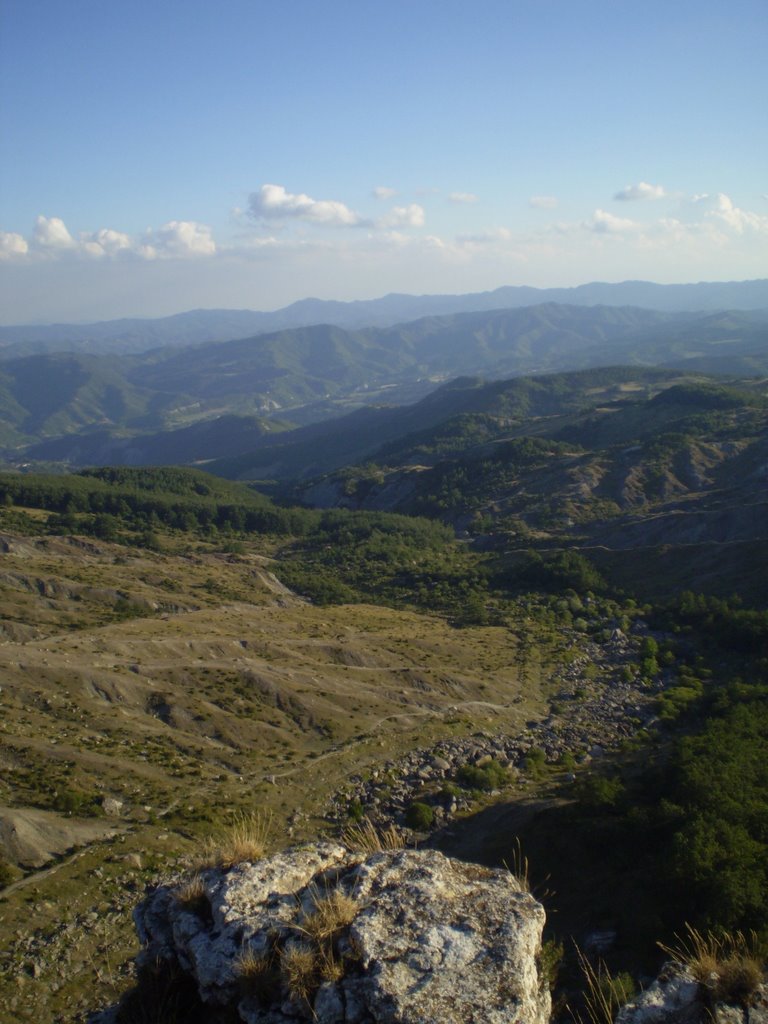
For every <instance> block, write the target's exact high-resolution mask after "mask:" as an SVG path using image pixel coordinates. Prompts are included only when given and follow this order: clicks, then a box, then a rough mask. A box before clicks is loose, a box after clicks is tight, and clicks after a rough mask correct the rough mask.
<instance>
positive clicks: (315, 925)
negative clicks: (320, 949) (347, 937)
mask: <svg viewBox="0 0 768 1024" xmlns="http://www.w3.org/2000/svg"><path fill="white" fill-rule="evenodd" d="M313 902H314V910H313V911H312V913H310V914H307V915H306V917H305V918H304V920H303V921H302V922H301V929H302V931H303V932H305V933H306V934H307V935H308V936H309V937H310V938H311V939H313V940H314V941H315V942H317V943H318V944H320V943H327V942H329V941H330V942H332V941H333V939H334V938H335V937H336V936H337V935H338V934H339V932H341V931H342V930H343V929H344V928H346V927H348V926H349V925H350V924H352V922H353V921H354V919H355V915H356V914H357V912H358V910H359V909H360V907H359V904H358V903H357V901H356V900H354V899H353V898H352V897H351V896H348V895H347V894H346V893H345V892H342V891H341V890H340V889H334V890H333V892H330V893H326V894H325V895H324V896H320V895H319V894H315V895H314V897H313Z"/></svg>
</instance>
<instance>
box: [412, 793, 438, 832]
mask: <svg viewBox="0 0 768 1024" xmlns="http://www.w3.org/2000/svg"><path fill="white" fill-rule="evenodd" d="M434 820H435V812H434V811H433V810H432V808H431V807H430V806H429V804H424V803H421V801H419V800H414V802H413V803H412V804H411V806H410V807H409V808H408V810H407V811H406V812H405V823H406V825H407V826H408V828H414V829H416V830H417V831H422V832H423V831H424V830H426V829H428V828H430V827H431V825H432V823H433V822H434Z"/></svg>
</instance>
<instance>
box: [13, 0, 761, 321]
mask: <svg viewBox="0 0 768 1024" xmlns="http://www.w3.org/2000/svg"><path fill="white" fill-rule="evenodd" d="M0 15H1V20H0V137H1V138H2V146H3V158H2V161H0V275H2V277H1V278H0V301H2V312H0V317H1V318H2V320H3V322H5V323H13V322H21V321H47V320H90V319H100V318H108V317H114V316H144V315H163V314H168V313H173V312H177V311H179V310H182V309H189V308H195V307H200V306H236V307H250V308H260V309H269V308H275V307H277V306H280V305H284V304H286V303H288V302H290V301H293V300H295V299H299V298H303V297H306V296H308V295H315V296H319V297H322V298H336V299H353V298H364V297H373V296H376V295H381V294H384V293H385V292H388V291H408V292H436V291H441V292H463V291H476V290H484V289H489V288H495V287H498V286H499V285H502V284H530V285H537V286H542V287H546V286H550V285H575V284H580V283H583V282H585V281H589V280H624V279H627V278H644V279H649V280H656V281H662V282H664V281H694V280H734V279H742V278H755V277H764V276H766V273H767V272H768V271H767V263H768V261H766V254H768V199H767V198H766V194H767V193H768V180H766V169H767V167H768V159H767V158H768V130H767V129H768V124H767V123H766V122H767V120H768V118H767V117H766V113H765V111H766V109H768V103H767V102H766V99H767V97H768V89H767V88H766V86H767V85H768V72H767V71H766V61H765V58H764V54H765V52H766V43H767V42H768V7H766V4H765V3H764V0H759V2H757V0H756V2H748V0H734V2H731V3H729V4H725V3H723V2H722V0H718V2H712V0H700V2H698V3H690V2H688V0H676V2H674V3H670V2H669V0H666V2H665V3H660V2H656V0H650V2H647V3H645V4H640V3H637V2H632V3H630V2H624V0H612V2H602V0H594V2H592V0H557V2H555V0H535V2H528V0H520V2H518V0H506V2H500V0H476V3H475V4H474V5H472V6H470V5H469V4H467V3H466V2H463V3H457V2H454V0H439V2H438V0H408V2H405V0H391V2H390V3H388V4H382V3H373V2H369V0H356V2H346V0H343V2H342V0H324V2H322V3H320V2H318V0H314V2H307V0H298V2H283V3H281V4H279V5H277V4H268V3H265V2H261V0H248V2H246V0H217V2H216V3H214V2H213V0H205V2H203V0H183V2H180V0H163V2H162V3H158V2H157V0H154V2H152V3H150V2H146V0H98V2H97V0H68V2H67V3H62V2H61V0H0Z"/></svg>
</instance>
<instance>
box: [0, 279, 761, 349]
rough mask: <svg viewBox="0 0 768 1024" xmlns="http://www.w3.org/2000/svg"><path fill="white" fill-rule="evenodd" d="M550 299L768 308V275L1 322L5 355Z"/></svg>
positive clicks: (173, 341) (356, 323)
mask: <svg viewBox="0 0 768 1024" xmlns="http://www.w3.org/2000/svg"><path fill="white" fill-rule="evenodd" d="M549 302H555V303H562V304H565V305H569V306H599V305H601V306H636V307H639V308H642V309H654V310H661V311H664V312H715V311H718V310H725V309H736V310H747V309H763V310H765V309H768V280H757V281H730V282H701V283H698V284H667V285H662V284H654V283H652V282H649V281H624V282H621V283H618V284H607V283H602V282H593V283H591V284H584V285H579V286H578V287H576V288H529V287H515V286H504V287H501V288H496V289H495V290H493V291H488V292H475V293H470V294H465V295H403V294H390V295H384V296H383V297H381V298H378V299H366V300H358V301H354V302H334V301H328V300H323V299H302V300H300V301H299V302H294V303H292V304H291V305H289V306H285V307H284V308H283V309H278V310H275V311H274V312H259V311H255V310H248V309H196V310H191V311H189V312H185V313H177V314H175V315H173V316H167V317H161V318H156V319H139V318H128V319H121V320H107V321H102V322H99V323H90V324H44V325H34V324H23V325H17V326H0V358H12V357H18V356H23V355H32V354H33V353H36V352H51V351H60V350H62V349H66V350H67V351H73V352H92V353H116V354H117V353H123V354H125V353H136V352H144V351H148V350H149V349H153V348H160V347H164V346H167V345H197V344H203V343H205V342H211V341H229V340H230V339H232V338H238V337H246V336H248V335H254V334H267V333H270V332H272V331H281V330H287V329H291V328H295V327H310V326H312V325H314V324H331V325H333V326H336V327H345V328H347V329H348V330H356V329H358V328H361V327H390V326H392V325H394V324H398V323H403V322H405V321H408V320H417V319H420V318H422V317H432V316H448V315H452V314H455V313H468V312H487V311H489V310H498V309H516V308H519V307H521V306H536V305H541V304H543V303H549Z"/></svg>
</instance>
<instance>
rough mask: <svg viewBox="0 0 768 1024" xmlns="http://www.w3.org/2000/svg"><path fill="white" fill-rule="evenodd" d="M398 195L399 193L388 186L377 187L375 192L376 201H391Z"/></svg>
mask: <svg viewBox="0 0 768 1024" xmlns="http://www.w3.org/2000/svg"><path fill="white" fill-rule="evenodd" d="M396 195H397V191H396V190H395V189H393V188H388V187H387V186H386V185H377V187H376V188H375V189H374V190H373V198H374V199H391V198H392V197H393V196H396Z"/></svg>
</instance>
